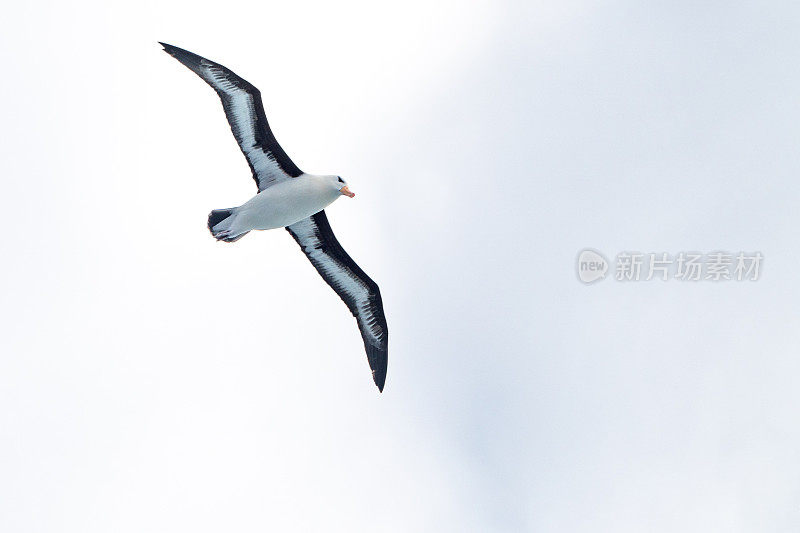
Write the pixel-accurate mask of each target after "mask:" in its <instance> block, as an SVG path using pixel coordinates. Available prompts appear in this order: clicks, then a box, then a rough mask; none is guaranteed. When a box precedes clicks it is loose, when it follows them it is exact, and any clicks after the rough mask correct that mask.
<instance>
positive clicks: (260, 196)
mask: <svg viewBox="0 0 800 533" xmlns="http://www.w3.org/2000/svg"><path fill="white" fill-rule="evenodd" d="M159 44H161V46H163V47H164V51H165V52H167V53H168V54H169V55H171V56H172V57H174V58H175V59H177V60H178V61H180V62H181V63H183V64H184V65H185V66H186V67H187V68H188V69H189V70H191V71H192V72H194V73H195V74H197V75H198V76H200V78H202V79H203V81H205V82H206V83H207V84H209V85H210V86H211V87H212V88H213V89H214V91H216V93H217V95H218V96H219V97H220V100H222V107H223V109H224V110H225V116H226V117H227V118H228V123H229V124H230V126H231V131H232V132H233V136H234V137H235V138H236V142H237V143H239V148H241V150H242V153H243V154H244V156H245V158H246V159H247V163H248V165H250V170H251V171H252V172H253V179H255V181H256V185H257V186H258V192H257V193H256V195H255V196H253V197H252V198H251V199H250V200H248V201H247V202H245V203H244V204H242V205H240V206H239V207H232V208H230V209H215V210H213V211H211V213H210V214H209V215H208V229H209V230H210V231H211V234H212V235H213V236H214V237H215V238H216V239H217V240H220V241H225V242H234V241H237V240H239V239H241V238H242V237H244V236H245V235H246V234H247V233H248V232H250V231H252V230H268V229H275V228H284V227H285V228H286V230H287V231H288V232H289V233H290V234H291V235H292V237H294V240H295V241H297V244H299V245H300V249H301V250H303V253H304V254H305V255H306V257H308V260H309V261H311V264H312V265H314V268H316V269H317V272H319V274H320V276H322V279H324V280H325V282H326V283H327V284H328V285H330V287H331V288H332V289H333V290H334V291H336V294H338V295H339V297H340V298H341V299H342V300H343V301H344V303H345V304H346V305H347V307H348V309H350V312H351V313H352V314H353V316H354V317H355V318H356V322H357V323H358V329H359V330H360V331H361V338H362V339H363V341H364V348H365V350H366V352H367V359H368V361H369V366H370V368H371V369H372V379H373V380H374V381H375V384H376V385H377V386H378V390H380V391H381V392H383V385H384V383H385V382H386V367H387V361H388V342H389V332H388V329H387V327H386V317H385V316H384V314H383V302H382V301H381V293H380V290H378V285H377V284H376V283H375V282H374V281H372V279H371V278H370V277H369V276H367V275H366V274H365V273H364V271H363V270H361V268H359V266H358V265H357V264H356V263H355V261H353V260H352V259H351V258H350V256H349V255H347V252H345V251H344V248H342V245H341V244H339V241H338V240H336V236H334V234H333V230H331V225H330V224H329V223H328V217H327V216H326V215H325V208H326V207H327V206H329V205H330V204H332V203H333V202H334V201H335V200H337V199H338V198H340V197H341V196H348V197H350V198H352V197H353V196H355V195H354V194H353V193H352V192H350V189H349V188H348V186H347V183H346V182H345V181H344V180H343V179H342V178H341V177H340V176H317V175H314V174H307V173H305V172H303V171H302V170H300V169H299V168H297V165H295V164H294V163H293V162H292V160H291V159H289V156H288V155H286V152H284V151H283V148H281V146H280V145H279V144H278V141H277V140H276V139H275V136H274V135H273V134H272V130H270V127H269V123H268V122H267V117H266V115H265V113H264V105H263V103H262V102H261V93H260V92H259V90H258V89H257V88H256V87H254V86H253V85H252V84H250V83H249V82H247V81H246V80H244V79H242V78H240V77H239V76H237V75H236V74H234V73H233V72H232V71H231V70H229V69H227V68H225V67H224V66H222V65H220V64H218V63H214V62H213V61H209V60H208V59H205V58H203V57H200V56H199V55H197V54H193V53H192V52H188V51H186V50H183V49H181V48H178V47H177V46H172V45H169V44H165V43H159Z"/></svg>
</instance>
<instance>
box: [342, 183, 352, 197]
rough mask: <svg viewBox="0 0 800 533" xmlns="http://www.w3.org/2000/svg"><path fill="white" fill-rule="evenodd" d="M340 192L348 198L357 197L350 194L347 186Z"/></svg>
mask: <svg viewBox="0 0 800 533" xmlns="http://www.w3.org/2000/svg"><path fill="white" fill-rule="evenodd" d="M339 192H341V193H342V194H344V195H345V196H347V197H348V198H352V197H353V196H355V193H352V192H350V189H348V188H347V185H345V186H344V187H342V188H341V189H339Z"/></svg>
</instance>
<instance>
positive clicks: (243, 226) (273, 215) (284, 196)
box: [214, 173, 342, 235]
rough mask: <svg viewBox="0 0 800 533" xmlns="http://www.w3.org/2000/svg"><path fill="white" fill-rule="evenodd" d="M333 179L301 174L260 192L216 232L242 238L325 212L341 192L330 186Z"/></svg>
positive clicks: (236, 209) (216, 228) (238, 208)
mask: <svg viewBox="0 0 800 533" xmlns="http://www.w3.org/2000/svg"><path fill="white" fill-rule="evenodd" d="M330 178H331V177H330V176H315V175H313V174H305V173H304V174H301V175H300V176H298V177H296V178H291V179H288V180H286V181H281V182H279V183H276V184H274V185H271V186H270V187H269V188H267V189H265V190H263V191H261V192H259V193H258V194H256V195H255V196H253V197H252V198H251V199H250V200H248V201H247V202H245V203H244V204H242V205H240V206H239V207H236V208H234V209H233V213H232V214H231V216H229V217H228V218H226V219H225V220H223V221H222V222H220V223H219V224H217V225H216V226H214V231H224V232H226V233H228V234H230V235H240V234H243V233H246V232H248V231H251V230H265V229H275V228H283V227H285V226H290V225H292V224H294V223H295V222H299V221H300V220H303V219H304V218H307V217H310V216H311V215H313V214H314V213H317V212H319V211H322V210H323V209H325V208H326V207H328V206H329V205H330V204H332V203H333V202H334V200H336V199H337V198H339V197H340V196H341V195H342V193H341V192H340V191H339V190H337V189H336V188H335V187H332V186H331V179H330Z"/></svg>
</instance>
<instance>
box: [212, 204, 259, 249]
mask: <svg viewBox="0 0 800 533" xmlns="http://www.w3.org/2000/svg"><path fill="white" fill-rule="evenodd" d="M233 211H234V210H233V209H215V210H213V211H211V213H209V214H208V230H209V231H210V232H211V235H213V236H214V238H215V239H217V240H218V241H225V242H236V241H238V240H239V239H241V238H242V237H244V236H245V235H247V234H248V233H249V232H247V231H245V232H242V233H237V232H235V231H233V230H232V228H231V222H232V219H231V215H232V214H233Z"/></svg>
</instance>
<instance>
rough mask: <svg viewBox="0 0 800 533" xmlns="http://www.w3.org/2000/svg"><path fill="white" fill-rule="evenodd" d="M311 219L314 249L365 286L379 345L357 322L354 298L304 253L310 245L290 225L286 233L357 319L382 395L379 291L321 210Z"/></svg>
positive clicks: (385, 334) (384, 358) (384, 344)
mask: <svg viewBox="0 0 800 533" xmlns="http://www.w3.org/2000/svg"><path fill="white" fill-rule="evenodd" d="M310 219H311V220H312V221H313V223H314V226H315V229H316V235H315V237H317V239H318V244H314V247H315V248H317V249H321V250H322V252H323V253H324V254H325V255H327V256H329V257H331V258H332V259H333V260H334V261H335V262H336V263H338V265H339V266H341V267H343V268H345V269H347V270H349V271H350V272H351V273H352V275H353V276H355V277H357V278H358V279H360V280H361V281H362V282H363V283H364V284H365V285H366V286H367V289H368V291H369V304H370V305H369V306H370V308H371V310H372V312H373V315H374V316H375V318H376V320H377V326H378V327H379V328H380V329H381V331H382V336H381V337H382V338H381V339H380V341H379V345H378V346H376V345H375V344H374V343H373V338H372V337H373V336H372V335H371V333H370V332H369V331H367V329H366V324H362V320H360V319H359V318H360V317H359V316H358V308H357V307H356V302H355V299H354V298H353V297H352V296H351V295H350V294H348V293H347V292H346V291H344V290H343V289H342V288H341V287H337V285H336V280H335V279H334V278H333V277H330V276H328V275H327V274H326V272H325V271H324V270H323V269H322V265H321V264H319V263H317V262H315V261H314V260H313V259H312V258H311V256H309V255H308V253H307V252H306V246H307V245H309V243H304V242H301V240H300V237H299V236H298V235H297V234H296V233H295V232H294V231H292V229H291V226H287V228H286V230H287V231H288V232H289V233H290V234H291V236H292V237H293V238H294V240H295V241H296V242H297V244H299V245H300V248H301V249H302V250H303V252H304V253H306V256H308V258H309V260H310V261H311V264H312V265H314V268H315V269H316V270H317V272H318V273H319V274H320V276H321V277H322V279H324V280H325V282H326V283H327V284H328V286H330V287H331V288H332V289H333V290H334V292H336V294H337V295H339V298H341V299H342V301H343V302H344V303H345V305H347V307H348V309H350V312H351V313H352V314H353V316H354V317H356V320H357V322H358V329H359V331H360V332H361V339H362V340H363V341H364V349H365V351H366V352H367V360H368V361H369V367H370V369H372V379H373V381H375V385H377V386H378V390H379V391H380V392H383V387H384V385H385V384H386V371H387V368H388V366H389V329H388V326H387V324H386V315H385V314H384V312H383V300H382V299H381V291H380V289H379V288H378V284H377V283H375V282H374V281H372V278H370V277H369V276H368V275H367V274H366V272H364V271H363V270H361V267H359V266H358V265H357V264H356V262H355V261H353V259H352V258H351V257H350V256H349V255H348V253H347V252H346V251H345V250H344V248H342V245H341V244H339V241H338V239H337V238H336V235H334V234H333V230H332V229H331V225H330V223H329V222H328V217H327V215H326V214H325V211H324V210H323V211H320V212H319V213H316V214H314V215H312V216H311V217H310ZM306 220H308V219H306Z"/></svg>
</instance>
